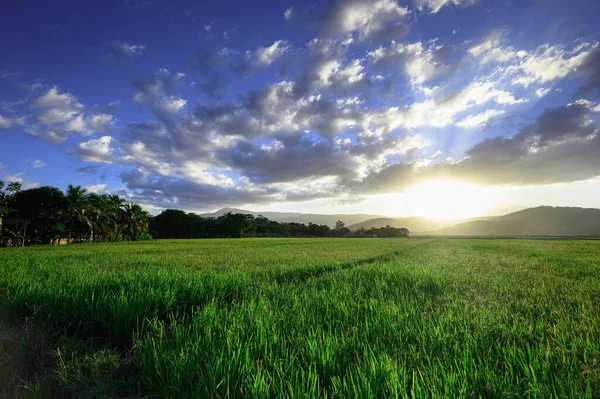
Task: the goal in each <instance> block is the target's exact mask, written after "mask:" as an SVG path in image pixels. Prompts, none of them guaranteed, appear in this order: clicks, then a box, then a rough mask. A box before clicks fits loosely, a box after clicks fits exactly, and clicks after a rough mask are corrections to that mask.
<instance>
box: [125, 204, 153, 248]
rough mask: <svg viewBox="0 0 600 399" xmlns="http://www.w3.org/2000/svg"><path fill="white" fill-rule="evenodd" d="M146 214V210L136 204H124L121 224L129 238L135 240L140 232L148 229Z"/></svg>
mask: <svg viewBox="0 0 600 399" xmlns="http://www.w3.org/2000/svg"><path fill="white" fill-rule="evenodd" d="M148 216H149V215H148V212H146V211H144V210H143V209H142V207H141V206H139V205H138V204H125V207H124V214H123V226H124V233H125V234H127V235H128V237H129V239H130V240H136V239H138V238H139V236H140V234H141V233H143V232H146V231H148Z"/></svg>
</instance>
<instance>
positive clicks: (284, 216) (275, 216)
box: [200, 208, 384, 227]
mask: <svg viewBox="0 0 600 399" xmlns="http://www.w3.org/2000/svg"><path fill="white" fill-rule="evenodd" d="M228 212H231V213H243V214H247V215H253V216H258V215H263V216H264V217H266V218H267V219H270V220H275V221H277V222H286V223H304V224H308V223H315V224H326V225H327V226H329V227H333V226H334V225H335V222H337V221H338V220H341V221H342V222H344V223H346V226H348V225H352V224H355V223H360V222H364V221H365V220H369V219H373V218H381V217H384V216H382V215H364V214H356V215H350V214H337V215H322V214H315V213H296V212H255V211H248V210H245V209H238V208H223V209H219V210H218V211H216V212H212V213H203V214H201V215H200V216H202V217H205V218H207V217H219V216H222V215H224V214H226V213H228Z"/></svg>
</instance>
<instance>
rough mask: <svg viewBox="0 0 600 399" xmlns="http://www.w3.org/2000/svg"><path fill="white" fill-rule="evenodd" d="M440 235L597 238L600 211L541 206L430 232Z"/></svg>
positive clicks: (599, 228)
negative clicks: (591, 236)
mask: <svg viewBox="0 0 600 399" xmlns="http://www.w3.org/2000/svg"><path fill="white" fill-rule="evenodd" d="M430 234H439V235H495V236H590V235H600V209H595V208H571V207H551V206H540V207H537V208H529V209H525V210H522V211H518V212H514V213H509V214H508V215H504V216H498V217H495V218H492V219H489V220H477V221H469V222H466V223H460V224H457V225H455V226H452V227H447V228H443V229H439V230H436V231H432V232H430Z"/></svg>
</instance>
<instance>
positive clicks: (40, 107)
mask: <svg viewBox="0 0 600 399" xmlns="http://www.w3.org/2000/svg"><path fill="white" fill-rule="evenodd" d="M31 108H32V109H33V110H34V112H35V113H34V115H33V116H32V117H31V118H30V120H27V121H24V122H23V125H24V126H25V130H26V131H27V132H29V133H30V134H32V135H34V136H39V137H42V138H44V139H46V140H48V141H51V142H55V143H59V142H63V141H65V140H66V138H67V136H68V135H70V134H72V133H79V134H82V135H84V136H88V135H91V134H92V133H95V132H105V131H107V130H109V129H111V128H112V124H113V117H112V115H110V114H107V113H102V111H101V110H98V109H87V108H86V107H85V106H84V105H83V104H82V103H81V102H79V100H78V99H77V97H75V96H74V95H73V94H71V93H66V92H61V91H59V89H58V88H57V87H56V86H53V87H51V88H50V89H48V90H47V91H45V92H44V94H42V95H40V96H39V97H37V98H36V99H34V100H33V101H32V103H31Z"/></svg>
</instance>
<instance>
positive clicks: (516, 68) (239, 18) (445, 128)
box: [0, 0, 600, 218]
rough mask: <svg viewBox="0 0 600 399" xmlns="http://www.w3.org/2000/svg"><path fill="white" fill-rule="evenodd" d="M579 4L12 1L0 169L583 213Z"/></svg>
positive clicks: (407, 207) (359, 202) (1, 28)
mask: <svg viewBox="0 0 600 399" xmlns="http://www.w3.org/2000/svg"><path fill="white" fill-rule="evenodd" d="M599 17H600V2H598V1H596V0H569V1H564V0H531V1H530V0H493V1H488V0H401V1H395V0H330V1H320V0H315V1H310V2H307V1H292V0H289V1H287V0H277V1H270V0H264V1H255V2H248V1H233V0H221V1H218V2H202V1H184V0H182V1H167V0H106V1H93V0H90V1H83V0H71V1H61V0H58V1H53V2H42V1H30V0H23V1H19V2H13V4H7V5H5V6H3V10H2V12H0V54H1V56H0V178H1V179H3V180H4V181H20V182H22V183H23V187H24V188H32V187H37V186H44V185H52V186H55V187H59V188H61V189H64V188H66V186H67V185H68V184H74V185H81V186H83V187H86V188H88V190H89V191H93V192H98V193H111V194H119V195H122V196H125V197H126V198H127V200H128V201H132V202H136V203H139V204H141V205H143V206H144V207H145V208H146V209H148V210H149V211H150V212H152V213H156V212H160V210H162V209H167V208H177V209H184V210H186V211H193V212H203V211H212V210H215V209H218V208H221V207H239V208H245V209H251V210H270V211H296V212H312V213H329V214H331V213H370V214H380V215H389V216H409V215H423V216H430V217H439V218H463V217H465V218H466V217H473V216H479V215H485V214H492V213H498V212H501V210H507V209H509V208H511V207H528V206H538V205H553V206H582V207H600V134H599V133H600V130H599V125H598V123H599V122H600V44H599V41H600V24H598V23H597V21H598V20H599V19H600V18H599Z"/></svg>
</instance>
